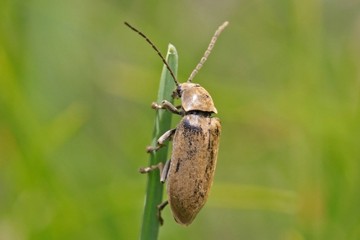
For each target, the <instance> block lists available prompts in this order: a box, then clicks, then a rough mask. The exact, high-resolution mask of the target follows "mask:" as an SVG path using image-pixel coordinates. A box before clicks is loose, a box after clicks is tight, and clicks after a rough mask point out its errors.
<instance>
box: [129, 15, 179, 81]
mask: <svg viewBox="0 0 360 240" xmlns="http://www.w3.org/2000/svg"><path fill="white" fill-rule="evenodd" d="M124 23H125V25H126V26H128V27H129V28H130V29H132V30H133V31H134V32H137V33H138V34H139V35H140V36H142V37H143V38H144V39H145V40H146V41H147V42H148V43H149V44H150V45H151V46H152V48H153V49H154V50H155V51H156V52H157V54H158V55H159V56H160V58H161V60H162V61H163V63H164V64H165V66H166V68H167V69H168V70H169V72H170V74H171V76H172V78H173V79H174V82H175V84H176V86H179V82H178V81H177V80H176V77H175V74H174V72H173V71H172V70H171V68H170V66H169V64H168V63H167V62H166V60H165V58H164V57H163V55H162V54H161V53H160V51H159V50H158V49H157V47H156V46H155V44H153V43H152V42H151V40H150V39H149V38H148V37H147V36H145V34H143V33H142V32H140V31H139V30H137V29H136V28H134V27H133V26H131V25H130V24H129V23H127V22H124Z"/></svg>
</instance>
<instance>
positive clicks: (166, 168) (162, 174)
mask: <svg viewBox="0 0 360 240" xmlns="http://www.w3.org/2000/svg"><path fill="white" fill-rule="evenodd" d="M170 161H171V160H167V161H166V163H165V165H164V164H163V163H162V162H159V163H158V164H156V165H152V166H150V167H144V168H140V169H139V172H140V173H149V172H151V171H154V170H156V169H159V171H160V182H161V183H164V182H165V181H166V179H167V176H168V172H169V168H170Z"/></svg>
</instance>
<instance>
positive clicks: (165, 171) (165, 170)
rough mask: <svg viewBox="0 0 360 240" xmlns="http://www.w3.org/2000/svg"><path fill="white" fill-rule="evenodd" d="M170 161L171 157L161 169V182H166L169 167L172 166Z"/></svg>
mask: <svg viewBox="0 0 360 240" xmlns="http://www.w3.org/2000/svg"><path fill="white" fill-rule="evenodd" d="M170 161H171V159H169V160H167V161H166V163H165V165H164V166H163V168H162V169H160V174H161V176H160V182H161V183H164V182H165V181H166V179H167V176H168V173H169V168H170Z"/></svg>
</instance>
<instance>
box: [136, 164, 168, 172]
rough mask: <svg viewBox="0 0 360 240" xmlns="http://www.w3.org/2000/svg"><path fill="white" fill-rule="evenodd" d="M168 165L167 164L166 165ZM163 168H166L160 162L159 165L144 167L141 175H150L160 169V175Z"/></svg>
mask: <svg viewBox="0 0 360 240" xmlns="http://www.w3.org/2000/svg"><path fill="white" fill-rule="evenodd" d="M165 165H166V164H165ZM163 168H164V164H163V163H162V162H159V163H158V164H156V165H152V166H150V167H144V168H140V169H139V172H140V173H149V172H151V171H153V170H155V169H159V170H160V173H162V172H163Z"/></svg>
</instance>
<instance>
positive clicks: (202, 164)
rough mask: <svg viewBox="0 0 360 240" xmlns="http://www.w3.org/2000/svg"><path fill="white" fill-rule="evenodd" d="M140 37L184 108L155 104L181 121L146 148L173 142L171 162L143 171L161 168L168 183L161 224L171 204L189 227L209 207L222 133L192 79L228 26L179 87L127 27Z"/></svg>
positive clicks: (210, 103) (202, 91)
mask: <svg viewBox="0 0 360 240" xmlns="http://www.w3.org/2000/svg"><path fill="white" fill-rule="evenodd" d="M125 24H126V25H127V26H128V27H130V28H131V29H133V30H134V31H135V32H137V33H139V34H140V35H141V36H142V37H144V38H145V40H146V41H147V42H148V43H149V44H150V45H151V46H152V47H153V48H154V49H155V51H156V52H157V53H158V54H159V56H160V57H161V59H162V61H163V63H164V64H165V66H166V67H167V69H168V70H169V72H170V74H171V75H172V77H173V79H174V81H175V84H176V86H177V88H176V89H175V91H174V93H173V97H174V98H180V99H181V107H175V106H174V105H172V104H171V103H170V102H168V101H166V100H164V101H162V102H161V103H160V104H158V103H153V104H152V107H153V108H154V109H167V110H169V111H171V112H172V113H175V114H179V115H181V116H182V119H181V121H180V123H179V124H178V126H177V127H176V128H175V129H171V130H168V131H167V132H165V133H164V134H163V135H162V136H161V137H160V138H159V139H158V141H157V146H151V147H148V148H147V151H148V152H149V153H152V152H154V151H157V150H158V149H159V148H160V147H162V146H163V145H164V142H165V141H166V140H171V139H172V140H173V148H172V154H171V159H170V160H169V161H167V162H166V163H165V166H164V165H163V163H161V162H160V163H159V164H157V165H154V166H150V167H146V168H141V169H140V172H141V173H147V172H149V171H152V170H154V169H157V168H159V169H160V171H161V179H160V181H161V182H165V181H166V182H167V193H168V196H169V199H168V201H165V202H164V203H162V204H160V205H159V206H158V210H159V212H158V217H159V221H160V223H161V224H162V222H163V220H162V218H161V210H162V209H163V208H164V207H165V206H166V205H167V204H168V203H169V204H170V208H171V211H172V213H173V216H174V219H175V220H176V222H178V223H179V224H182V225H189V224H190V223H191V222H192V221H193V220H194V219H195V217H196V215H197V214H198V213H199V211H200V210H201V208H202V207H203V206H204V204H205V203H206V200H207V198H208V195H209V191H210V188H211V185H212V182H213V178H214V173H215V168H216V162H217V156H218V150H219V140H220V133H221V124H220V120H219V119H218V118H216V117H212V114H214V113H215V114H216V113H217V109H216V107H215V105H214V102H213V100H212V98H211V96H210V94H209V93H208V92H207V91H206V90H205V88H203V87H201V86H200V85H199V84H196V83H192V82H191V81H192V79H193V78H194V76H195V75H196V73H197V72H198V71H199V70H200V68H201V67H202V65H203V63H204V62H205V61H206V59H207V57H208V56H209V54H210V52H211V50H212V48H213V47H214V44H215V42H216V40H217V38H218V36H219V35H220V33H221V32H222V31H223V30H224V28H225V27H226V26H227V25H228V22H224V23H223V24H222V25H221V26H220V27H219V28H218V29H217V31H216V32H215V34H214V36H213V37H212V39H211V41H210V44H209V46H208V48H207V50H206V51H205V54H204V56H203V57H202V58H201V60H200V62H199V64H198V65H197V66H196V68H195V69H194V70H193V72H192V73H191V74H190V77H189V79H188V80H187V82H184V83H179V82H178V81H177V80H176V77H175V75H174V73H173V72H172V70H171V68H170V67H169V65H168V64H167V62H166V60H165V58H164V57H163V56H162V55H161V53H160V52H159V50H158V49H157V48H156V46H155V45H154V44H153V43H152V42H151V41H150V40H149V39H148V38H147V37H146V36H145V35H144V34H143V33H141V32H140V31H138V30H137V29H135V28H134V27H132V26H131V25H129V24H128V23H125Z"/></svg>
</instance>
